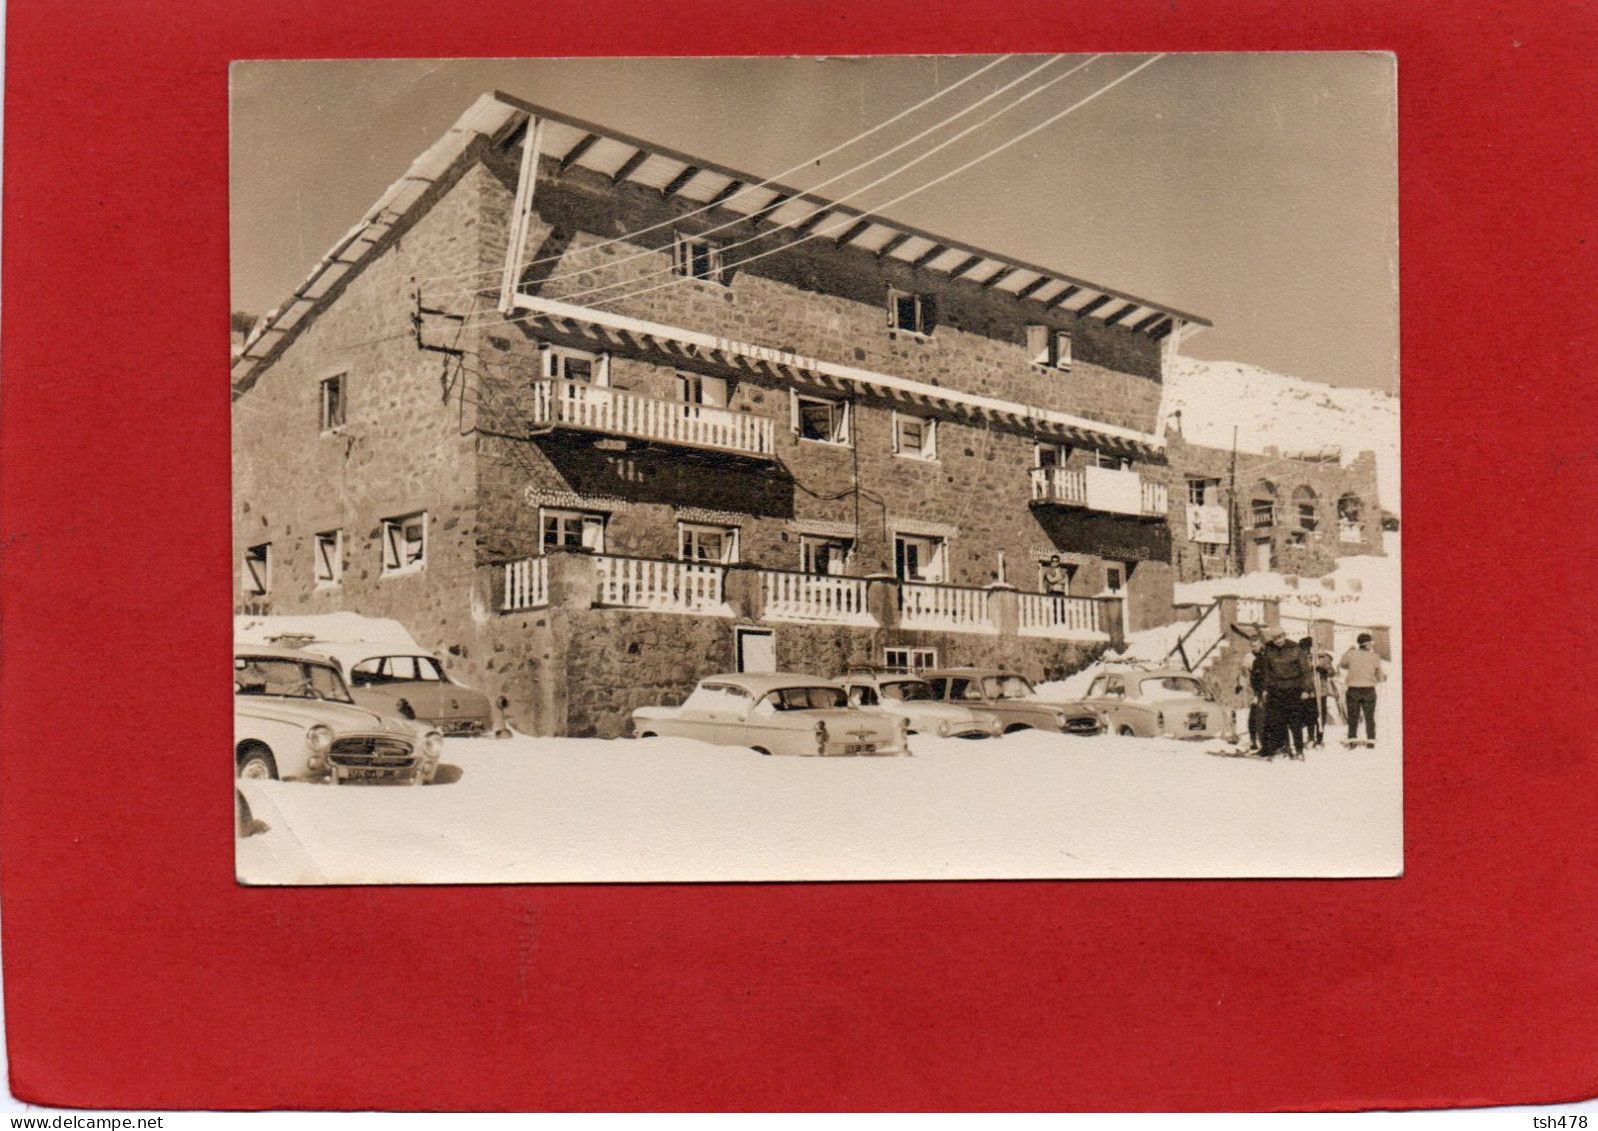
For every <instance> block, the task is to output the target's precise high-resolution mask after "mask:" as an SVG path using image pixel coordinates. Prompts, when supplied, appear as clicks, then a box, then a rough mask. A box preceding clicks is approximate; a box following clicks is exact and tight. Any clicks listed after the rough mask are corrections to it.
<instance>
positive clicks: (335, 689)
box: [233, 656, 353, 703]
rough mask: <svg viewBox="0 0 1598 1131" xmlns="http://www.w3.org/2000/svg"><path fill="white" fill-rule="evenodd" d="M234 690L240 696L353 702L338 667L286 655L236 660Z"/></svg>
mask: <svg viewBox="0 0 1598 1131" xmlns="http://www.w3.org/2000/svg"><path fill="white" fill-rule="evenodd" d="M233 690H234V691H235V692H237V693H238V694H240V695H276V696H279V697H281V698H284V699H327V700H331V701H332V702H334V703H350V702H353V700H352V699H351V698H350V693H349V689H348V688H346V687H345V686H344V677H343V676H341V675H339V674H338V669H337V668H335V667H332V666H331V665H329V664H321V663H316V662H314V661H311V660H293V659H289V658H288V657H284V656H236V657H234V660H233Z"/></svg>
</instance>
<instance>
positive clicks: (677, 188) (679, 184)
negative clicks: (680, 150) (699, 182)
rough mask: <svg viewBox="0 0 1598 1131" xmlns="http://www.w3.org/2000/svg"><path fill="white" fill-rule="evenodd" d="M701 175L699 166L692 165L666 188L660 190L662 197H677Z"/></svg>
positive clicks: (674, 178)
mask: <svg viewBox="0 0 1598 1131" xmlns="http://www.w3.org/2000/svg"><path fill="white" fill-rule="evenodd" d="M698 175H699V166H698V165H690V166H688V167H687V168H686V169H684V170H683V171H682V172H680V173H678V174H677V175H676V176H675V177H673V178H672V179H671V182H670V183H669V184H667V185H666V187H665V188H663V189H661V190H660V195H661V196H676V195H677V194H678V193H679V192H681V191H682V190H683V186H684V185H686V184H687V183H688V182H689V181H691V180H693V179H694V178H695V177H697V176H698Z"/></svg>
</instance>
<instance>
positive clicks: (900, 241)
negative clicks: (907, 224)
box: [877, 232, 910, 259]
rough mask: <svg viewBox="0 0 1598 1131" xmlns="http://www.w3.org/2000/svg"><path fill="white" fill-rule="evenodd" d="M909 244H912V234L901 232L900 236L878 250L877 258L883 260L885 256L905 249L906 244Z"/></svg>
mask: <svg viewBox="0 0 1598 1131" xmlns="http://www.w3.org/2000/svg"><path fill="white" fill-rule="evenodd" d="M909 242H910V233H909V232H900V233H899V234H898V235H896V236H894V237H893V238H892V239H890V240H889V241H888V242H887V243H885V244H883V245H882V246H881V247H879V248H877V258H878V259H881V258H882V257H883V256H884V255H887V254H889V253H890V252H892V251H894V250H895V249H897V248H900V247H903V246H904V245H905V244H907V243H909Z"/></svg>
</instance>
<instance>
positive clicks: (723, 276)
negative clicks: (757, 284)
mask: <svg viewBox="0 0 1598 1131" xmlns="http://www.w3.org/2000/svg"><path fill="white" fill-rule="evenodd" d="M672 270H673V271H675V272H676V273H677V274H679V275H681V276H683V278H685V279H703V280H705V282H707V283H719V284H720V285H722V286H726V284H727V273H726V271H725V269H723V267H722V265H721V247H720V246H719V245H717V244H715V243H712V242H711V241H710V240H701V239H696V238H694V237H693V236H683V235H679V236H678V237H677V242H676V244H675V246H674V247H673V251H672Z"/></svg>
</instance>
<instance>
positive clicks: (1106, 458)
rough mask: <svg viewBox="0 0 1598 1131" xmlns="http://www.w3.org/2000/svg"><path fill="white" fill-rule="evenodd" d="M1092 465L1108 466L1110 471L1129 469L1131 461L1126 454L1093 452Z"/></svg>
mask: <svg viewBox="0 0 1598 1131" xmlns="http://www.w3.org/2000/svg"><path fill="white" fill-rule="evenodd" d="M1093 466H1094V467H1104V468H1108V469H1109V470H1111V471H1131V470H1132V461H1131V460H1130V459H1128V458H1127V457H1126V456H1118V455H1113V454H1111V453H1110V452H1094V453H1093Z"/></svg>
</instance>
